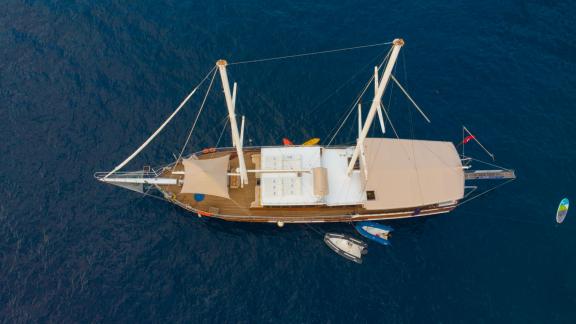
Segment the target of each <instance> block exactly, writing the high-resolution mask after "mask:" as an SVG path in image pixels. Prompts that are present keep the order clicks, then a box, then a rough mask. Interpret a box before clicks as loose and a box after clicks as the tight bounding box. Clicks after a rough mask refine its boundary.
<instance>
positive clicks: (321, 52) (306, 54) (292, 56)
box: [228, 42, 392, 65]
mask: <svg viewBox="0 0 576 324" xmlns="http://www.w3.org/2000/svg"><path fill="white" fill-rule="evenodd" d="M390 44H392V42H385V43H375V44H369V45H361V46H354V47H344V48H338V49H331V50H326V51H318V52H309V53H301V54H293V55H285V56H276V57H268V58H262V59H255V60H246V61H238V62H232V63H228V65H238V64H249V63H259V62H269V61H276V60H283V59H289V58H296V57H302V56H311V55H318V54H327V53H335V52H342V51H350V50H355V49H361V48H368V47H376V46H383V45H390Z"/></svg>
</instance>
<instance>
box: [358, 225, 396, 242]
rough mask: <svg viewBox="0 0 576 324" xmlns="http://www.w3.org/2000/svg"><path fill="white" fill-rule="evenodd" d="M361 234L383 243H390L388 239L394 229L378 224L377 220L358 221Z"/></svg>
mask: <svg viewBox="0 0 576 324" xmlns="http://www.w3.org/2000/svg"><path fill="white" fill-rule="evenodd" d="M354 227H355V228H356V230H357V231H358V233H360V235H362V236H364V237H365V238H369V239H371V240H372V241H376V242H378V243H380V244H382V245H390V241H388V239H389V238H390V236H391V232H392V231H394V229H393V228H392V227H390V226H386V225H382V224H378V223H376V222H368V221H366V222H358V223H357V224H356V225H355V226H354Z"/></svg>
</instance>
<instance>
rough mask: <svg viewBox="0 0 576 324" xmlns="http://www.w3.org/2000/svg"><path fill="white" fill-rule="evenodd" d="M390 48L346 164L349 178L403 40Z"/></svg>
mask: <svg viewBox="0 0 576 324" xmlns="http://www.w3.org/2000/svg"><path fill="white" fill-rule="evenodd" d="M392 43H393V46H392V54H390V59H389V60H388V64H387V65H386V69H385V70H384V74H383V75H382V79H380V81H378V78H377V75H375V78H374V82H378V89H376V90H377V91H376V93H375V94H374V100H373V101H372V105H371V106H370V111H369V112H368V116H367V117H366V121H365V122H364V127H363V128H362V132H361V133H360V135H359V136H358V141H357V143H356V148H355V149H354V154H352V159H351V160H350V163H349V164H348V170H347V174H348V176H350V175H351V174H352V171H353V170H354V164H356V161H357V160H358V156H359V155H360V152H361V150H362V148H363V146H364V139H366V136H367V135H368V131H369V130H370V126H371V125H372V121H373V120H374V116H375V115H376V111H377V110H378V108H379V107H380V102H381V101H382V96H383V95H384V90H386V85H388V81H389V80H390V75H391V74H392V68H394V64H396V60H397V59H398V53H400V48H401V47H402V45H404V40H403V39H400V38H397V39H395V40H394V41H393V42H392Z"/></svg>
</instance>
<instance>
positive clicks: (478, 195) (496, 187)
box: [458, 179, 516, 206]
mask: <svg viewBox="0 0 576 324" xmlns="http://www.w3.org/2000/svg"><path fill="white" fill-rule="evenodd" d="M514 180H516V179H509V180H508V181H504V182H502V183H501V184H499V185H497V186H495V187H493V188H490V189H488V190H486V191H484V192H482V193H479V194H477V195H476V196H473V197H472V198H470V199H466V200H464V201H463V202H461V203H459V204H458V206H461V205H464V204H465V203H467V202H469V201H472V200H474V199H476V198H480V197H481V196H484V195H485V194H487V193H489V192H490V191H493V190H496V189H498V188H500V187H502V186H503V185H505V184H507V183H509V182H512V181H514Z"/></svg>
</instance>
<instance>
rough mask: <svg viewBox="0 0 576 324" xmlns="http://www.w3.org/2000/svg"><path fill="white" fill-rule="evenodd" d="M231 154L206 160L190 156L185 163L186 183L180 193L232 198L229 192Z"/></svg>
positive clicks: (183, 162) (183, 161)
mask: <svg viewBox="0 0 576 324" xmlns="http://www.w3.org/2000/svg"><path fill="white" fill-rule="evenodd" d="M229 162H230V155H229V154H228V155H224V156H221V157H217V158H213V159H205V160H197V159H194V158H188V159H184V160H182V164H183V165H184V184H183V185H182V190H181V191H180V193H199V194H205V195H210V196H218V197H224V198H230V196H229V194H228V164H229Z"/></svg>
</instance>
